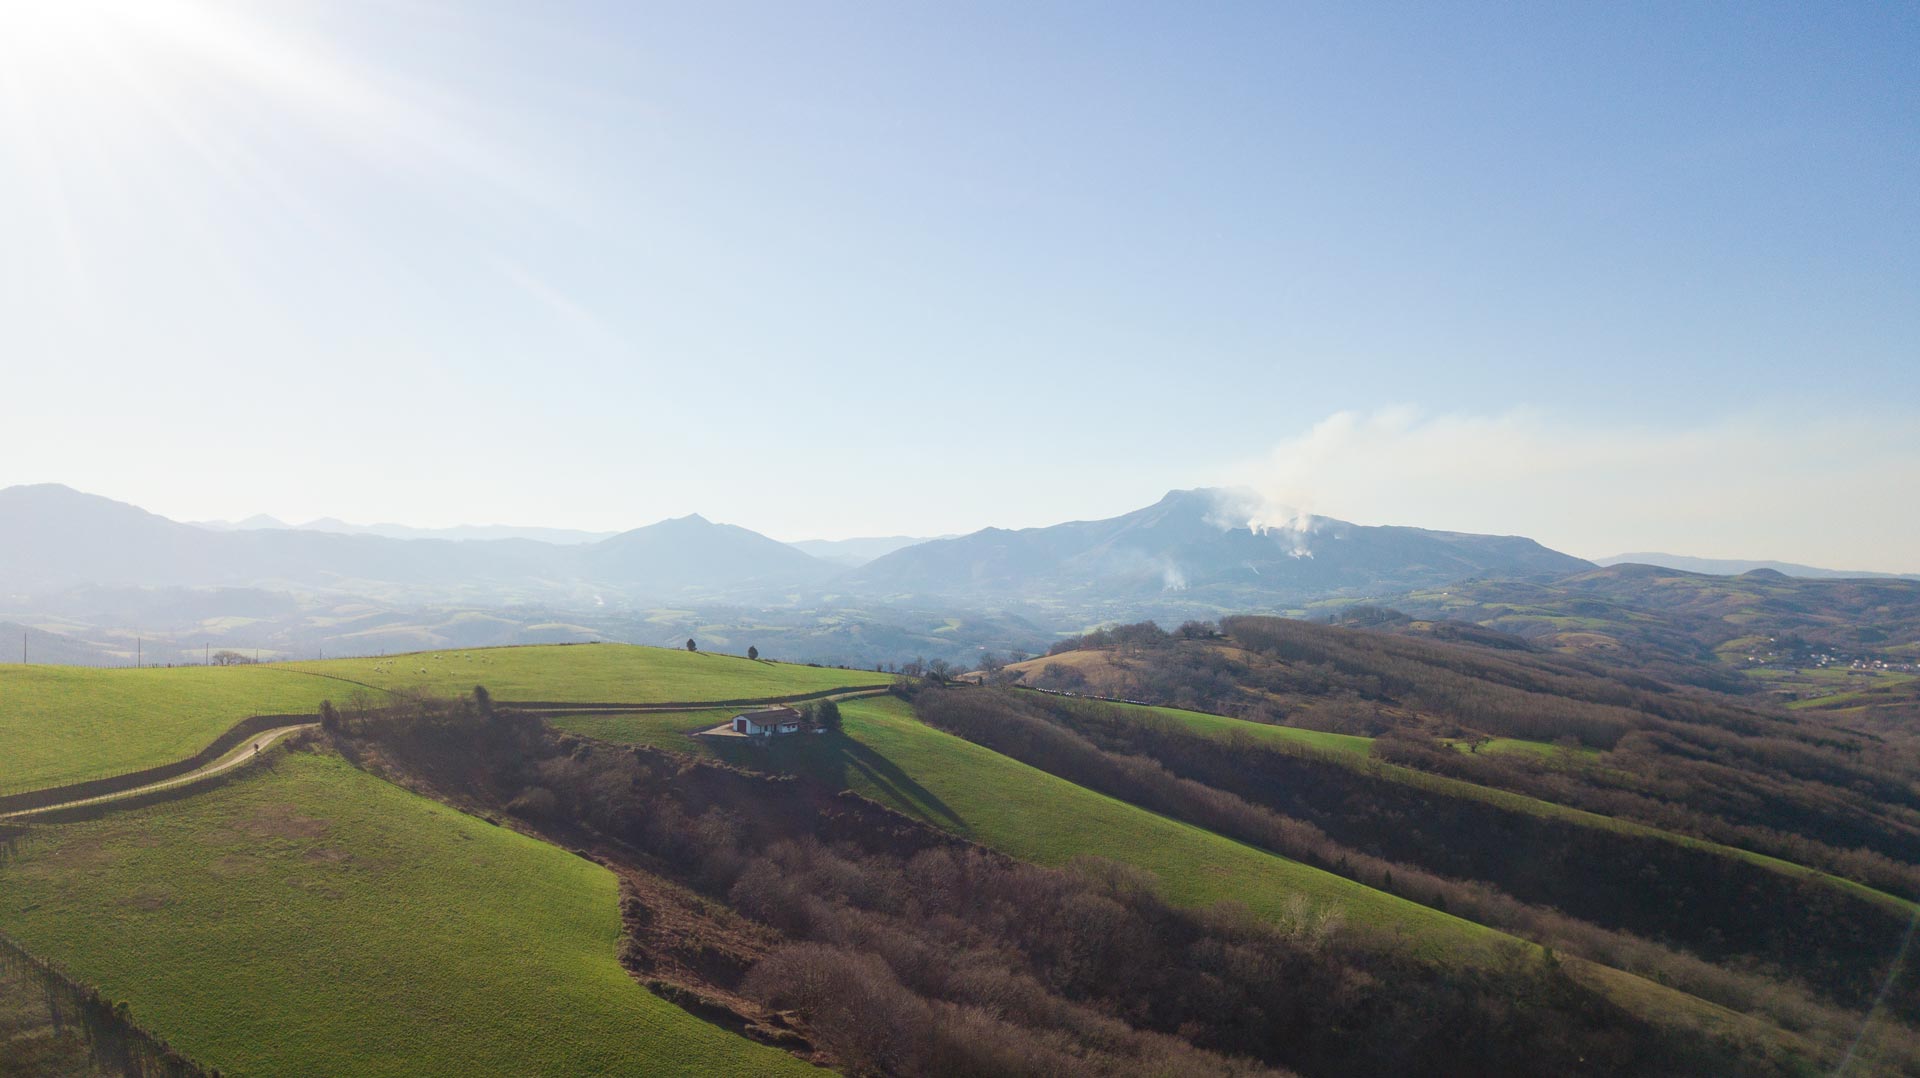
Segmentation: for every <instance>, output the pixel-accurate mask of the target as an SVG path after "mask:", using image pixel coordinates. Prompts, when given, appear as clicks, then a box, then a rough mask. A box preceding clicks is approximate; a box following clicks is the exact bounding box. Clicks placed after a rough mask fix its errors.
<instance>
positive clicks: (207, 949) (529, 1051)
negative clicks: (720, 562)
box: [0, 753, 811, 1076]
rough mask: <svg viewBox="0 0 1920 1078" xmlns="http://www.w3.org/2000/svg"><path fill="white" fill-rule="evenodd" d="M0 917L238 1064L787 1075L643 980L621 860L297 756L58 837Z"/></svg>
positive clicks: (774, 1055)
mask: <svg viewBox="0 0 1920 1078" xmlns="http://www.w3.org/2000/svg"><path fill="white" fill-rule="evenodd" d="M0 881H4V886H0V928H4V930H5V931H7V932H8V933H10V934H12V935H14V936H15V937H16V938H18V939H20V940H21V941H22V942H23V943H24V944H25V945H26V946H28V947H29V948H31V949H32V950H33V951H34V952H35V953H37V954H41V955H44V956H46V957H49V958H52V959H54V960H55V961H58V962H60V963H62V964H63V965H64V966H66V968H67V969H69V970H70V971H71V972H72V973H74V974H75V975H77V976H79V977H80V978H82V979H84V980H86V981H89V982H92V983H95V984H98V985H99V986H100V987H101V988H102V989H103V991H105V992H106V993H107V994H108V995H109V996H111V997H112V998H115V999H124V1000H126V1001H128V1002H129V1003H130V1004H131V1006H132V1010H133V1015H134V1017H135V1019H136V1020H137V1021H139V1022H141V1023H142V1024H144V1025H146V1026H147V1027H148V1028H150V1029H152V1030H153V1031H154V1032H155V1033H157V1034H159V1035H160V1036H162V1037H165V1038H167V1039H168V1040H169V1041H171V1042H172V1043H173V1044H175V1045H176V1046H178V1047H179V1048H181V1049H182V1050H184V1051H186V1052H188V1053H189V1054H191V1055H192V1056H194V1057H196V1058H198V1059H200V1060H202V1061H204V1062H205V1063H206V1064H207V1065H209V1066H217V1067H219V1068H221V1070H222V1071H224V1072H225V1073H228V1074H245V1075H308V1074H349V1073H350V1074H369V1075H376V1074H388V1075H408V1076H412V1075H460V1076H464V1075H472V1074H510V1073H511V1074H529V1075H531V1074H636V1073H646V1074H664V1073H689V1074H743V1073H753V1074H775V1073H784V1072H788V1071H791V1072H794V1073H801V1072H804V1071H809V1070H811V1068H808V1067H804V1066H802V1065H801V1064H799V1063H798V1062H796V1061H794V1060H793V1059H792V1058H791V1057H789V1056H787V1055H785V1054H784V1053H780V1052H777V1051H775V1050H773V1049H770V1048H766V1047H763V1046H760V1045H757V1044H754V1043H752V1042H749V1041H747V1040H744V1039H742V1038H739V1037H736V1036H733V1035H731V1034H729V1033H726V1032H724V1031H722V1030H720V1029H719V1028H718V1027H715V1026H713V1025H710V1024H708V1023H706V1022H704V1021H702V1020H700V1019H697V1018H695V1017H693V1016H692V1015H690V1014H688V1013H686V1012H684V1011H682V1010H680V1009H679V1008H677V1007H675V1006H673V1005H672V1004H669V1003H667V1002H665V1001H663V1000H661V999H659V998H657V997H655V996H653V995H652V994H650V993H648V992H647V991H646V990H644V989H642V988H641V987H640V986H639V985H637V984H636V983H634V982H633V981H632V979H631V978H629V977H628V975H627V974H626V972H625V971H624V970H622V969H621V968H620V966H619V964H618V962H617V961H616V957H615V956H616V948H617V946H618V941H619V935H620V923H619V916H618V910H617V896H616V887H615V879H614V877H613V875H612V873H610V872H608V871H607V870H606V869H604V868H601V867H600V866H598V865H595V864H593V863H591V862H588V861H584V860H582V859H580V858H578V857H575V856H573V855H571V854H568V853H565V852H563V851H561V850H559V849H557V848H555V847H552V846H548V845H545V844H543V843H540V842H537V841H535V840H533V839H530V838H526V837H524V836H521V835H519V834H516V833H514V832H512V831H509V830H505V829H502V828H499V827H494V826H491V825H489V824H487V823H485V822H482V821H480V820H476V819H473V818H471V817H468V816H464V815H462V814H460V813H457V812H455V811H453V810H451V809H448V808H446V807H444V806H441V805H439V804H437V803H434V802H431V801H427V800H424V799H422V798H419V797H416V796H414V795H412V794H409V793H407V792H405V791H403V790H400V789H399V788H397V787H394V786H391V785H389V784H387V783H384V782H382V781H380V780H378V779H376V778H373V777H371V776H369V775H367V774H365V773H364V772H361V771H358V770H355V769H354V768H352V767H350V766H348V765H347V764H345V763H344V762H342V761H340V760H338V759H336V758H332V757H323V756H316V755H311V754H304V753H296V754H293V755H291V756H289V757H288V758H286V759H285V760H283V761H281V762H280V763H279V765H278V767H277V768H276V769H275V770H273V771H271V772H269V771H264V770H263V771H260V772H257V773H255V774H253V775H250V776H248V777H246V778H244V779H241V780H239V781H237V782H235V783H233V784H231V785H228V786H225V787H222V788H220V789H217V790H214V791H211V792H208V793H205V794H202V795H199V796H196V797H193V798H190V799H187V800H183V801H178V802H174V803H170V804H166V805H161V806H156V807H152V808H148V809H143V810H138V811H133V812H127V813H123V814H118V815H113V816H109V817H106V818H104V819H101V820H98V821H93V822H88V823H79V824H66V825H60V826H54V827H47V828H43V829H41V830H40V831H39V833H38V834H37V836H36V837H34V838H32V839H30V840H29V841H28V843H27V845H26V848H25V849H24V850H23V851H22V853H21V856H20V858H19V860H17V861H16V862H15V863H13V864H11V865H9V866H7V867H6V868H4V869H0Z"/></svg>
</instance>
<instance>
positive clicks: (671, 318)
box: [0, 0, 1920, 570]
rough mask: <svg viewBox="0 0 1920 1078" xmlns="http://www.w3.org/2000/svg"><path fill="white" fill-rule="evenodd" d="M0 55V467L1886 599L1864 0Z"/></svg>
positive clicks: (306, 17) (490, 18)
mask: <svg viewBox="0 0 1920 1078" xmlns="http://www.w3.org/2000/svg"><path fill="white" fill-rule="evenodd" d="M0 41H4V43H0V70H4V71H5V72H6V74H4V75H0V236H5V237H8V241H7V243H6V244H5V245H4V246H5V249H4V250H0V364H3V365H4V367H3V368H0V373H4V388H3V389H0V484H5V483H11V482H28V481H48V480H52V481H62V482H67V483H70V484H72V485H74V486H79V487H82V488H85V489H90V490H96V491H99V492H101V493H105V494H109V495H111V496H115V497H121V498H125V499H127V500H130V501H135V502H138V503H140V504H142V505H145V506H147V507H149V508H152V509H155V510H156V511H160V512H164V513H167V514H168V515H172V516H176V517H181V518H199V517H217V516H228V517H237V516H244V515H247V514H249V513H253V512H261V511H264V512H270V513H274V514H275V515H279V516H282V517H287V518H291V519H303V518H306V517H312V516H319V515H333V516H339V517H343V518H346V519H354V520H372V519H386V520H400V521H404V522H409V523H416V524H447V523H454V522H459V521H489V522H491V521H500V522H512V523H529V524H531V523H544V524H554V525H572V526H580V527H594V528H607V527H626V526H632V525H636V524H640V523H645V522H648V521H651V520H653V519H657V518H659V517H662V516H667V515H677V514H680V513H685V512H692V511H696V510H697V511H700V512H702V513H705V514H707V515H708V516H711V517H715V518H716V519H724V520H731V521H736V522H739V523H743V524H747V525H749V526H752V527H756V528H759V529H760V530H763V531H766V532H768V533H770V534H773V535H776V536H780V537H783V538H799V537H803V536H809V535H822V536H837V535H849V534H862V533H892V532H913V533H929V532H946V531H964V530H970V529H972V528H974V527H978V526H982V525H985V524H1003V525H1031V524H1042V523H1049V522H1052V521H1056V520H1060V519H1066V518H1071V517H1084V516H1097V515H1106V514H1109V513H1114V512H1119V511H1123V510H1125V509H1128V508H1132V507H1134V506H1137V505H1140V504H1144V503H1146V502H1149V501H1151V500H1153V499H1155V498H1157V497H1158V496H1159V495H1160V493H1162V492H1163V491H1164V490H1165V489H1167V488H1168V487H1174V486H1193V485H1200V484H1203V483H1214V482H1239V483H1244V484H1246V485H1250V486H1254V487H1256V488H1257V489H1263V490H1267V491H1270V493H1271V496H1272V497H1273V498H1274V499H1276V500H1282V501H1285V502H1286V503H1288V504H1290V505H1294V506H1304V507H1306V508H1308V509H1309V510H1311V511H1316V512H1326V513H1331V514H1333V515H1343V516H1347V517H1349V518H1351V519H1358V520H1361V521H1363V522H1367V523H1411V524H1423V525H1428V526H1436V527H1454V528H1463V529H1472V530H1486V531H1498V532H1522V533H1527V534H1534V535H1536V536H1537V537H1539V538H1541V539H1542V540H1543V541H1547V542H1550V543H1552V544H1554V545H1558V546H1561V547H1563V548H1565V549H1569V550H1572V551H1574V552H1576V553H1582V554H1589V555H1600V554H1608V553H1614V552H1616V551H1617V550H1621V549H1650V548H1651V549H1674V550H1680V551H1682V552H1686V553H1696V554H1724V555H1739V556H1756V557H1763V556H1778V557H1790V558H1795V559H1798V560H1812V561H1822V562H1827V563H1836V562H1838V563H1845V564H1849V565H1855V566H1858V567H1881V568H1899V569H1911V570H1920V544H1916V543H1915V542H1914V541H1913V539H1912V536H1913V535H1914V534H1915V531H1916V529H1920V510H1916V509H1914V508H1912V507H1910V506H1909V505H1907V504H1905V503H1907V502H1920V499H1917V498H1901V497H1899V492H1901V491H1903V490H1905V491H1910V490H1912V489H1914V488H1915V487H1916V486H1920V434H1916V430H1920V405H1916V402H1915V398H1916V390H1920V345H1916V342H1920V244H1917V243H1916V241H1917V239H1920V236H1917V234H1916V224H1920V199H1915V198H1914V197H1913V196H1914V192H1915V191H1916V190H1920V121H1917V120H1916V115H1915V110H1914V103H1915V101H1916V100H1920V93H1917V91H1920V75H1916V71H1917V70H1920V65H1915V64H1914V63H1913V62H1912V57H1913V56H1915V55H1920V9H1916V8H1914V7H1912V6H1904V5H1860V6H1851V7H1850V6H1844V5H1817V6H1816V5H1761V4H1750V5H1738V6H1735V5H1705V4H1702V5H1677V4H1660V5H1639V6H1635V5H1588V6H1584V7H1575V6H1573V5H1551V6H1549V5H1541V6H1536V7H1522V6H1517V5H1516V6H1496V5H1473V6H1449V5H1395V6H1368V7H1361V6H1355V5H1329V6H1324V7H1315V6H1308V5H1265V4H1257V5H1189V4H1180V5H1174V4H1157V5H1124V4H1108V3H1102V4H1039V5H1034V4H956V5H939V6H936V5H931V4H885V5H882V4H868V5H854V4H786V3H781V4H766V5H728V4H698V5H694V4H688V5H680V6H672V7H657V6H650V5H635V4H604V5H567V4H543V5H525V4H491V5H489V4H479V3H452V2H445V3H441V2H425V0H412V2H405V3H365V2H362V3H345V4H339V3H334V4H317V3H315V4H306V3H284V4H268V3H260V4H227V3H216V2H210V0H209V2H201V0H153V2H151V3H141V4H133V3H124V4H123V3H114V2H109V0H74V2H73V3H70V4H55V3H51V2H48V3H38V2H35V0H15V3H14V4H13V5H12V6H7V5H0ZM1341 417H1346V418H1344V419H1343V418H1341ZM1329 431H1332V432H1335V433H1336V434H1337V435H1338V436H1337V437H1330V436H1329V435H1328V432H1329ZM1303 447H1313V452H1312V453H1311V454H1310V457H1309V458H1303V457H1302V456H1301V454H1302V452H1303V451H1304V448H1303ZM1503 447H1508V448H1510V449H1511V450H1512V452H1513V453H1514V454H1517V455H1522V456H1524V457H1525V458H1526V461H1527V463H1526V466H1525V468H1524V469H1522V471H1523V472H1524V474H1518V473H1515V472H1514V471H1513V469H1512V467H1510V464H1511V462H1502V461H1501V460H1500V459H1499V458H1500V457H1501V453H1502V451H1503ZM1649 447H1657V450H1656V451H1653V452H1649ZM1309 460H1310V463H1303V461H1309ZM1756 476H1761V477H1764V478H1765V481H1764V482H1762V481H1760V480H1759V479H1756V478H1755V477H1756ZM1683 503H1684V504H1683ZM1837 519H1840V520H1844V521H1845V524H1844V526H1836V525H1835V524H1833V523H1831V522H1832V521H1835V520H1837Z"/></svg>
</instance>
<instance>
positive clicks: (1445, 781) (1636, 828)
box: [1100, 703, 1920, 914]
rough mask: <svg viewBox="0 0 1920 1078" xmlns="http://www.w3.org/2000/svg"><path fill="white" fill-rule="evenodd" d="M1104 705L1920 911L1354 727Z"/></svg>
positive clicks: (1517, 747) (1512, 744)
mask: <svg viewBox="0 0 1920 1078" xmlns="http://www.w3.org/2000/svg"><path fill="white" fill-rule="evenodd" d="M1100 706H1102V707H1106V708H1110V709H1111V710H1112V713H1113V714H1116V715H1135V716H1140V717H1143V718H1144V717H1147V716H1151V717H1153V718H1157V719H1161V720H1165V721H1168V722H1172V723H1174V724H1176V725H1178V726H1180V727H1181V728H1184V729H1186V730H1190V731H1192V732H1194V733H1198V734H1202V735H1204V736H1206V737H1210V738H1232V737H1235V736H1238V737H1246V738H1251V739H1253V740H1255V741H1260V742H1265V743H1268V744H1272V745H1276V746H1282V747H1287V746H1293V747H1301V748H1306V749H1316V750H1319V751H1321V752H1326V753H1331V754H1332V755H1331V756H1330V757H1329V758H1330V759H1332V760H1334V761H1337V762H1340V763H1343V764H1345V765H1347V766H1349V767H1353V768H1355V769H1357V770H1361V771H1364V772H1365V773H1366V774H1368V775H1371V776H1373V777H1376V778H1382V779H1387V780H1390V781H1393V782H1398V783H1402V784H1405V785H1409V786H1414V787H1418V788H1420V789H1422V790H1427V791H1430V792H1434V793H1439V794H1442V795H1445V796H1447V797H1457V798H1465V799H1467V800H1471V801H1481V802H1484V803H1486V804H1489V805H1495V806H1498V807H1499V808H1502V809H1506V810H1508V811H1511V812H1518V813H1524V814H1526V815H1529V816H1539V817H1543V818H1548V819H1557V820H1565V821H1567V822H1569V823H1574V824H1579V825H1581V826H1585V827H1592V828H1598V829H1601V830H1607V831H1617V832H1621V833H1624V834H1629V835H1640V836H1645V837H1648V838H1657V839H1661V840H1663V841H1667V842H1671V843H1674V844H1675V845H1679V846H1686V847H1690V848H1693V849H1698V850H1702V851H1706V852H1710V853H1714V854H1718V855H1720V856H1724V857H1733V858H1737V859H1740V860H1743V861H1748V862H1751V863H1753V864H1757V865H1761V866H1763V867H1765V868H1768V869H1771V870H1773V871H1775V872H1779V873H1781V874H1783V875H1787V876H1791V877H1794V878H1796V879H1807V880H1813V881H1817V882H1819V883H1822V884H1824V885H1826V886H1829V887H1836V888H1839V889H1840V890H1842V891H1844V892H1846V893H1848V894H1850V895H1853V896H1856V897H1859V898H1862V899H1865V900H1867V901H1869V902H1872V903H1874V904H1876V905H1879V906H1883V907H1886V908H1888V909H1891V910H1895V911H1898V912H1900V913H1902V914H1914V913H1916V912H1920V905H1916V904H1915V903H1913V902H1910V901H1908V900H1906V899H1904V898H1900V897H1898V896H1896V895H1890V894H1887V893H1886V892H1884V891H1879V890H1876V889H1874V888H1871V887H1868V886H1866V885H1865V884H1861V883H1857V882H1855V881H1853V880H1849V879H1843V878H1841V877H1839V876H1835V875H1832V874H1830V873H1826V872H1821V871H1819V870H1818V869H1812V868H1807V867H1806V866H1804V865H1797V864H1794V863H1793V862H1791V861H1787V860H1784V859H1782V858H1778V857H1770V856H1768V855H1766V854H1762V853H1756V852H1754V851H1752V850H1744V849H1740V848H1738V847H1733V846H1726V845H1722V844H1720V843H1717V842H1710V841H1707V840H1706V839H1700V838H1694V837H1692V836H1689V835H1679V834H1674V833H1672V832H1668V831H1662V830H1660V829H1659V828H1656V827H1649V826H1646V825H1644V824H1639V823H1635V822H1633V821H1631V820H1621V819H1616V818H1614V817H1611V816H1603V815H1600V814H1598V813H1594V812H1587V811H1585V810H1583V809H1577V808H1571V807H1568V806H1566V805H1559V804H1555V803H1553V802H1551V801H1546V800H1543V799H1541V798H1537V797H1528V796H1526V795H1524V794H1518V793H1513V792H1510V791H1507V790H1499V789H1495V788H1493V787H1489V786H1481V785H1477V784H1475V783H1471V782H1467V781H1465V780H1463V779H1456V778H1450V777H1447V776H1444V775H1435V774H1430V773H1427V772H1423V771H1416V770H1414V769H1413V768H1410V767H1403V766H1400V765H1398V764H1393V763H1388V762H1386V761H1383V760H1376V759H1369V758H1368V752H1369V751H1370V748H1371V745H1372V743H1373V739H1372V738H1363V737H1355V736H1352V735H1349V734H1329V733H1323V732H1321V731H1317V730H1299V729H1295V728H1293V727H1289V726H1275V725H1272V724H1270V723H1259V722H1248V721H1246V720H1244V719H1234V718H1229V717H1227V716H1224V715H1212V714H1207V713H1205V712H1197V711H1184V710H1181V709H1179V708H1170V707H1151V706H1146V705H1139V704H1118V703H1104V704H1102V705H1100ZM1493 749H1494V746H1493V745H1488V746H1486V747H1483V748H1482V749H1481V751H1482V752H1487V751H1490V750H1493ZM1540 750H1546V751H1549V752H1551V751H1558V750H1557V749H1556V747H1555V746H1552V745H1544V746H1543V745H1541V744H1540V743H1539V742H1532V741H1511V740H1510V739H1509V744H1508V745H1507V746H1505V747H1504V748H1503V749H1501V750H1500V751H1509V752H1514V751H1524V752H1528V753H1529V754H1539V752H1540Z"/></svg>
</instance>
